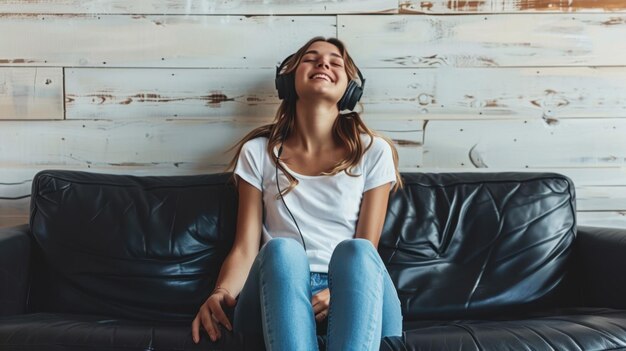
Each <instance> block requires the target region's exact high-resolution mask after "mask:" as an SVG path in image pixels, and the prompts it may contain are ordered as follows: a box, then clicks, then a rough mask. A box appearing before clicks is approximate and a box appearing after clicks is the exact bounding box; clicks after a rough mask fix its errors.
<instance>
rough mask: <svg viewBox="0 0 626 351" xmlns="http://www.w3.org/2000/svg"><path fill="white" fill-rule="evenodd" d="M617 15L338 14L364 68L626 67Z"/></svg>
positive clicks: (342, 33) (342, 34)
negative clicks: (624, 65) (620, 43)
mask: <svg viewBox="0 0 626 351" xmlns="http://www.w3.org/2000/svg"><path fill="white" fill-rule="evenodd" d="M625 20H626V17H624V16H623V15H617V14H608V13H607V14H605V13H600V14H575V15H572V14H553V15H549V16H546V15H541V14H511V15H508V14H504V15H484V16H412V15H396V16H352V15H345V16H344V15H340V16H337V30H338V36H339V38H340V39H342V40H343V41H344V42H345V43H346V44H347V46H348V48H349V49H350V52H351V54H352V55H353V56H354V57H356V58H358V59H359V60H358V62H359V64H360V65H361V66H363V67H424V68H425V67H437V66H454V67H506V66H525V67H529V66H544V67H545V66H598V65H623V57H624V56H625V55H626V46H625V45H616V43H619V42H621V41H622V38H624V37H626V26H624V25H621V24H623V23H624V21H625Z"/></svg>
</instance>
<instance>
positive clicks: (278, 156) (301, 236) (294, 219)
mask: <svg viewBox="0 0 626 351" xmlns="http://www.w3.org/2000/svg"><path fill="white" fill-rule="evenodd" d="M282 153H283V144H282V142H281V143H280V148H278V155H277V156H276V189H278V194H279V195H280V199H281V200H282V201H283V205H285V208H286V209H287V212H289V215H290V216H291V219H292V220H293V223H294V224H295V225H296V228H297V229H298V233H299V234H300V239H301V240H302V246H303V247H304V252H306V244H305V243H304V236H303V235H302V232H301V231H300V226H298V222H297V221H296V218H295V217H294V216H293V214H292V213H291V210H289V207H288V206H287V203H286V202H285V198H284V197H283V193H282V192H281V191H280V186H279V185H278V183H279V181H278V162H280V154H282Z"/></svg>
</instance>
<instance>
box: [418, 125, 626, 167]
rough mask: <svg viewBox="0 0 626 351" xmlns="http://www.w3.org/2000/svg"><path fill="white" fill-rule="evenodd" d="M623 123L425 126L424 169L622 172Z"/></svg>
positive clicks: (625, 145) (625, 146) (625, 152)
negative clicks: (618, 169) (598, 169)
mask: <svg viewBox="0 0 626 351" xmlns="http://www.w3.org/2000/svg"><path fill="white" fill-rule="evenodd" d="M625 135H626V118H621V119H620V118H606V119H603V118H600V119H592V118H591V119H562V120H560V121H558V122H550V121H544V120H537V119H528V120H489V121H468V120H463V121H444V120H440V121H428V123H427V125H426V127H425V129H424V166H426V167H452V168H470V169H471V168H542V167H543V168H563V167H579V168H593V167H623V166H624V165H625V164H626V138H625V137H624V136H625Z"/></svg>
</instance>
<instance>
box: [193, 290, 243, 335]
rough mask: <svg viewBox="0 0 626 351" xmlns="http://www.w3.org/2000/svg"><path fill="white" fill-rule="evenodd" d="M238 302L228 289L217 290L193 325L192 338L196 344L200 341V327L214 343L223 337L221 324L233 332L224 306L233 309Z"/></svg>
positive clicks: (199, 312) (202, 308) (203, 306)
mask: <svg viewBox="0 0 626 351" xmlns="http://www.w3.org/2000/svg"><path fill="white" fill-rule="evenodd" d="M236 303H237V300H235V298H234V297H233V296H232V295H230V293H229V292H228V291H226V289H223V288H217V289H216V290H215V291H214V292H213V293H212V294H211V296H209V298H208V299H207V300H206V301H205V302H204V304H202V306H201V307H200V310H199V311H198V314H197V315H196V318H194V320H193V322H192V323H191V336H192V337H193V342H195V343H196V344H197V343H198V342H199V341H200V327H201V326H202V327H203V328H204V330H206V332H207V333H208V334H209V337H210V338H211V340H212V341H216V340H217V339H219V338H220V337H221V336H222V335H221V333H220V328H219V324H222V325H224V327H226V329H228V330H229V331H232V329H233V328H232V326H231V325H230V321H229V320H228V317H226V313H224V309H223V308H222V306H228V307H233V306H235V304H236Z"/></svg>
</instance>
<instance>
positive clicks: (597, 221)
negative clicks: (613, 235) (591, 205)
mask: <svg viewBox="0 0 626 351" xmlns="http://www.w3.org/2000/svg"><path fill="white" fill-rule="evenodd" d="M577 217H578V218H577V220H578V225H586V226H594V227H609V228H626V211H598V212H593V211H579V212H577Z"/></svg>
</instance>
